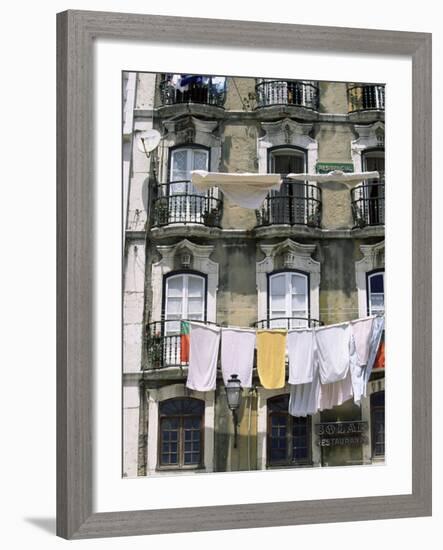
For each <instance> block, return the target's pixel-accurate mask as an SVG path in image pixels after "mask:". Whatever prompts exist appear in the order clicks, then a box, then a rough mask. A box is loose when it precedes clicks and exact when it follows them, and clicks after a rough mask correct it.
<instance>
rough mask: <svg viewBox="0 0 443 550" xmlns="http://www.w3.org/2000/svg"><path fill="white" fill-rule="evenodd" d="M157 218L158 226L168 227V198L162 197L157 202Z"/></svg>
mask: <svg viewBox="0 0 443 550" xmlns="http://www.w3.org/2000/svg"><path fill="white" fill-rule="evenodd" d="M155 217H156V221H157V225H167V224H168V222H169V203H168V199H167V198H166V197H162V198H160V199H158V200H157V201H156V204H155Z"/></svg>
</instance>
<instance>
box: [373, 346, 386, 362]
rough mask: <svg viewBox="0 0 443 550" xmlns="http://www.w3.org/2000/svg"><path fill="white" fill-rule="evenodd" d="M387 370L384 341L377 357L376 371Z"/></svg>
mask: <svg viewBox="0 0 443 550" xmlns="http://www.w3.org/2000/svg"><path fill="white" fill-rule="evenodd" d="M384 368H385V341H384V340H382V341H381V342H380V345H379V347H378V351H377V355H376V357H375V362H374V369H384Z"/></svg>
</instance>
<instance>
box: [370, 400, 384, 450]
mask: <svg viewBox="0 0 443 550" xmlns="http://www.w3.org/2000/svg"><path fill="white" fill-rule="evenodd" d="M371 438H372V457H373V458H383V457H384V456H385V392H384V391H379V392H376V393H373V394H372V395H371Z"/></svg>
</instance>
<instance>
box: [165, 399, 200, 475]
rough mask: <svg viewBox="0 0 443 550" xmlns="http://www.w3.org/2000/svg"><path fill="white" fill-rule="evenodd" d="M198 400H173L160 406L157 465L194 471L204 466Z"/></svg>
mask: <svg viewBox="0 0 443 550" xmlns="http://www.w3.org/2000/svg"><path fill="white" fill-rule="evenodd" d="M204 409H205V404H204V402H203V401H201V400H200V399H193V398H174V399H167V400H166V401H162V402H161V403H160V405H159V429H160V437H159V440H160V441H159V443H160V445H159V459H158V462H159V466H160V467H171V468H172V467H173V468H196V467H199V466H202V465H203V418H204Z"/></svg>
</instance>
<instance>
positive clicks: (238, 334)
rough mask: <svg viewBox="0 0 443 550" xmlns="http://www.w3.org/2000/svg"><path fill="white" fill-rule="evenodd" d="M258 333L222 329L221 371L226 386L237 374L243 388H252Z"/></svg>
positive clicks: (251, 330) (245, 330) (238, 329)
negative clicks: (233, 375) (232, 376)
mask: <svg viewBox="0 0 443 550" xmlns="http://www.w3.org/2000/svg"><path fill="white" fill-rule="evenodd" d="M255 339H256V331H255V330H253V329H242V328H225V327H222V329H221V369H222V375H223V380H224V383H225V386H226V385H227V383H228V380H229V379H230V378H231V375H232V374H236V375H237V376H238V379H239V380H240V384H241V385H242V387H243V388H250V387H251V386H252V367H253V364H254V350H255Z"/></svg>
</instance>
